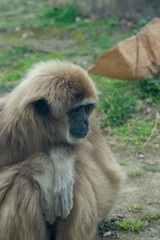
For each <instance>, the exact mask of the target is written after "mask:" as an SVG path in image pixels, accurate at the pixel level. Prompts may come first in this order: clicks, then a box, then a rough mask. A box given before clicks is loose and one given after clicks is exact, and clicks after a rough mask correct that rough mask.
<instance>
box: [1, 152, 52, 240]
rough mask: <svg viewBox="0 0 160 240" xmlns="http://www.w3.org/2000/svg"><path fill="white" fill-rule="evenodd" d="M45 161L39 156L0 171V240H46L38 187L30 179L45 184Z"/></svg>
mask: <svg viewBox="0 0 160 240" xmlns="http://www.w3.org/2000/svg"><path fill="white" fill-rule="evenodd" d="M46 161H47V157H45V156H44V155H43V154H42V155H38V156H37V157H33V158H29V159H27V160H26V161H24V162H22V163H19V164H16V165H13V166H11V167H5V168H3V169H1V170H0V240H49V239H50V237H49V234H48V229H47V225H46V222H45V218H44V216H43V213H42V209H41V204H40V198H41V196H40V187H39V184H37V182H36V181H35V180H34V177H33V176H36V177H37V178H38V176H40V178H42V179H43V181H44V184H47V181H46V182H45V179H44V178H43V177H42V176H43V174H44V167H45V166H48V165H49V164H48V163H49V161H48V163H46ZM48 167H49V168H50V166H48ZM46 187H47V186H46ZM52 201H53V200H52Z"/></svg>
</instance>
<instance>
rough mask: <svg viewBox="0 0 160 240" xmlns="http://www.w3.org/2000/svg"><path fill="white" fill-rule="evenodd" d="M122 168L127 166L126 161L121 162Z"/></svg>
mask: <svg viewBox="0 0 160 240" xmlns="http://www.w3.org/2000/svg"><path fill="white" fill-rule="evenodd" d="M119 164H120V165H121V166H126V165H127V162H126V161H120V163H119Z"/></svg>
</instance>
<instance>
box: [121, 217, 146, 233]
mask: <svg viewBox="0 0 160 240" xmlns="http://www.w3.org/2000/svg"><path fill="white" fill-rule="evenodd" d="M145 225H146V222H140V221H138V220H136V219H129V220H126V221H121V222H119V223H118V226H119V228H120V229H122V230H123V231H125V232H137V233H139V232H140V230H141V229H143V228H144V227H145Z"/></svg>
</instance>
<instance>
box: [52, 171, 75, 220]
mask: <svg viewBox="0 0 160 240" xmlns="http://www.w3.org/2000/svg"><path fill="white" fill-rule="evenodd" d="M61 177H62V176H61ZM61 177H60V178H59V179H58V181H59V184H58V186H59V187H58V191H57V192H56V193H55V215H56V216H57V217H61V218H62V219H65V218H66V217H67V216H68V215H69V214H70V211H71V209H72V208H73V184H74V181H73V179H68V180H69V181H68V180H67V181H66V180H65V179H63V177H62V178H61Z"/></svg>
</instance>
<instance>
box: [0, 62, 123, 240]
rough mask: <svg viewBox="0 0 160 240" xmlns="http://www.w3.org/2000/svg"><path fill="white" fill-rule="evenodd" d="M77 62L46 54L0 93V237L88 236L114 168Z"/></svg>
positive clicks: (113, 186)
mask: <svg viewBox="0 0 160 240" xmlns="http://www.w3.org/2000/svg"><path fill="white" fill-rule="evenodd" d="M96 104H97V91H96V88H95V86H94V84H93V82H92V80H91V78H90V77H89V76H88V74H87V73H86V71H84V70H83V69H82V68H80V67H78V66H76V65H74V64H72V63H68V62H60V61H48V62H42V63H39V64H37V65H36V66H35V67H33V68H32V69H31V70H30V71H29V72H28V74H27V75H26V77H25V78H24V80H23V81H22V82H21V83H20V85H19V86H17V87H16V88H15V89H14V90H13V91H12V92H11V93H9V94H8V95H7V96H6V97H3V98H1V99H0V167H1V170H0V240H11V239H12V240H22V239H23V240H53V239H55V240H92V239H94V236H95V234H96V229H97V225H98V223H99V222H100V221H102V220H103V219H105V218H106V216H107V215H108V213H109V212H110V210H111V209H112V207H113V206H114V204H115V203H116V201H117V198H118V195H119V191H120V186H121V179H122V177H121V171H120V169H119V166H118V164H117V163H116V161H115V159H114V158H113V156H112V153H111V151H110V149H109V148H108V146H107V145H106V143H105V142H104V140H103V137H102V135H101V133H100V130H99V129H98V127H97V124H96V119H95V117H94V114H93V110H94V108H95V107H96Z"/></svg>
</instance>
